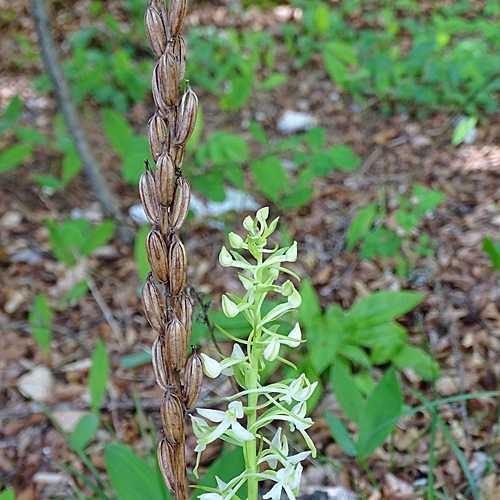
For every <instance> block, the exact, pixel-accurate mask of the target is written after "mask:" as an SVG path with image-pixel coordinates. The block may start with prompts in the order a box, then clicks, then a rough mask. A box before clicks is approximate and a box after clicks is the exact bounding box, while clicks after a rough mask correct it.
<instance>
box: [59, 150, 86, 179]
mask: <svg viewBox="0 0 500 500" xmlns="http://www.w3.org/2000/svg"><path fill="white" fill-rule="evenodd" d="M81 168H82V162H81V160H80V156H79V155H78V153H77V151H76V149H75V148H74V147H72V148H70V149H68V150H67V151H66V153H65V155H64V158H63V163H62V173H61V178H62V181H63V183H64V184H65V185H66V184H68V183H69V181H70V180H71V179H73V177H75V175H77V174H78V172H80V170H81Z"/></svg>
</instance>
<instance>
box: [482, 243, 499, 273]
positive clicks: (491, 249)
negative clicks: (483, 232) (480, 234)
mask: <svg viewBox="0 0 500 500" xmlns="http://www.w3.org/2000/svg"><path fill="white" fill-rule="evenodd" d="M483 251H484V252H486V253H487V254H488V255H489V256H490V259H491V263H492V265H493V269H495V270H496V271H498V270H499V269H500V242H499V243H497V244H496V245H495V244H494V243H493V242H492V241H491V240H490V239H489V238H484V239H483Z"/></svg>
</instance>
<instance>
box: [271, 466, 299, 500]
mask: <svg viewBox="0 0 500 500" xmlns="http://www.w3.org/2000/svg"><path fill="white" fill-rule="evenodd" d="M301 476H302V465H301V464H300V463H299V464H297V465H295V466H294V465H293V464H291V463H290V464H288V465H287V466H286V467H284V468H283V469H280V470H279V471H278V472H276V476H275V477H273V478H272V479H273V480H274V481H276V484H275V485H274V486H273V487H272V488H271V489H270V490H269V491H268V492H267V493H266V494H265V495H264V496H263V497H262V498H263V499H264V500H267V499H268V498H270V499H271V500H280V499H281V492H282V490H285V492H286V494H287V495H288V498H289V499H290V500H295V494H294V492H293V490H295V489H296V488H297V487H298V486H299V485H300V478H301Z"/></svg>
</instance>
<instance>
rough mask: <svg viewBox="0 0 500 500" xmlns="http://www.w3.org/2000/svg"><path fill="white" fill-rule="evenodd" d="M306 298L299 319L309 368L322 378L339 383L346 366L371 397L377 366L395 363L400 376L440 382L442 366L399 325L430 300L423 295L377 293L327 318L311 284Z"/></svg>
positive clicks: (328, 313)
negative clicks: (337, 376)
mask: <svg viewBox="0 0 500 500" xmlns="http://www.w3.org/2000/svg"><path fill="white" fill-rule="evenodd" d="M301 295H302V305H301V306H300V308H299V319H300V321H301V323H302V324H303V325H304V327H305V338H306V339H307V357H306V360H305V361H304V362H305V363H306V364H307V365H308V366H310V367H311V368H312V370H313V371H314V372H315V373H316V375H317V376H321V375H323V373H324V372H326V370H327V369H328V368H329V369H330V379H331V380H332V382H333V381H334V380H335V376H334V372H335V369H336V366H337V365H341V366H342V367H343V369H344V370H345V371H346V372H347V373H349V374H350V376H352V377H353V380H354V383H355V384H356V385H357V387H358V389H359V390H360V391H361V393H363V394H365V395H368V394H370V393H371V392H372V390H373V387H374V383H373V378H372V376H371V375H370V374H369V370H371V369H372V368H373V367H374V366H377V365H385V364H387V363H390V364H392V365H393V366H394V367H395V368H398V369H400V370H403V369H405V368H412V369H413V370H415V371H416V372H417V373H418V374H419V375H420V376H421V377H422V378H423V379H426V380H435V379H437V378H439V376H440V373H439V367H438V365H437V363H436V361H435V360H434V359H433V358H432V356H430V355H429V354H427V353H426V352H424V351H423V350H421V349H418V348H417V347H414V346H412V345H411V344H410V343H409V342H408V337H407V333H406V329H405V328H404V327H403V326H402V325H401V324H399V323H396V322H395V321H394V320H395V319H396V318H398V317H399V316H402V315H403V314H406V313H407V312H409V311H411V310H412V309H413V308H414V307H416V306H417V305H418V304H419V303H420V302H421V301H422V300H423V299H424V296H423V295H422V294H419V293H415V292H410V291H402V292H392V291H386V292H374V293H372V294H370V295H368V296H367V297H365V298H363V299H361V300H360V301H359V302H357V303H356V304H354V305H353V306H352V307H351V308H350V309H348V310H344V309H342V308H341V307H339V306H337V305H336V304H330V305H329V306H328V307H327V309H326V311H325V312H324V313H323V311H322V310H321V307H320V305H319V303H318V299H317V296H316V292H315V290H314V287H313V286H312V285H311V283H310V282H309V280H305V281H304V283H303V284H302V287H301Z"/></svg>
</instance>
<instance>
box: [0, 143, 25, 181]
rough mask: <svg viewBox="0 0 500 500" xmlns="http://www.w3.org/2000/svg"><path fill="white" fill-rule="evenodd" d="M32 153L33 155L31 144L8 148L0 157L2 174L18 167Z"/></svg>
mask: <svg viewBox="0 0 500 500" xmlns="http://www.w3.org/2000/svg"><path fill="white" fill-rule="evenodd" d="M31 153H33V146H31V145H30V144H16V145H14V146H11V147H10V148H7V149H6V150H5V151H4V152H3V153H2V154H1V155H0V174H1V173H3V172H8V171H9V170H11V169H13V168H14V167H17V166H18V165H19V164H21V163H22V162H23V160H25V159H26V158H27V157H28V156H29V155H30V154H31Z"/></svg>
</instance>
